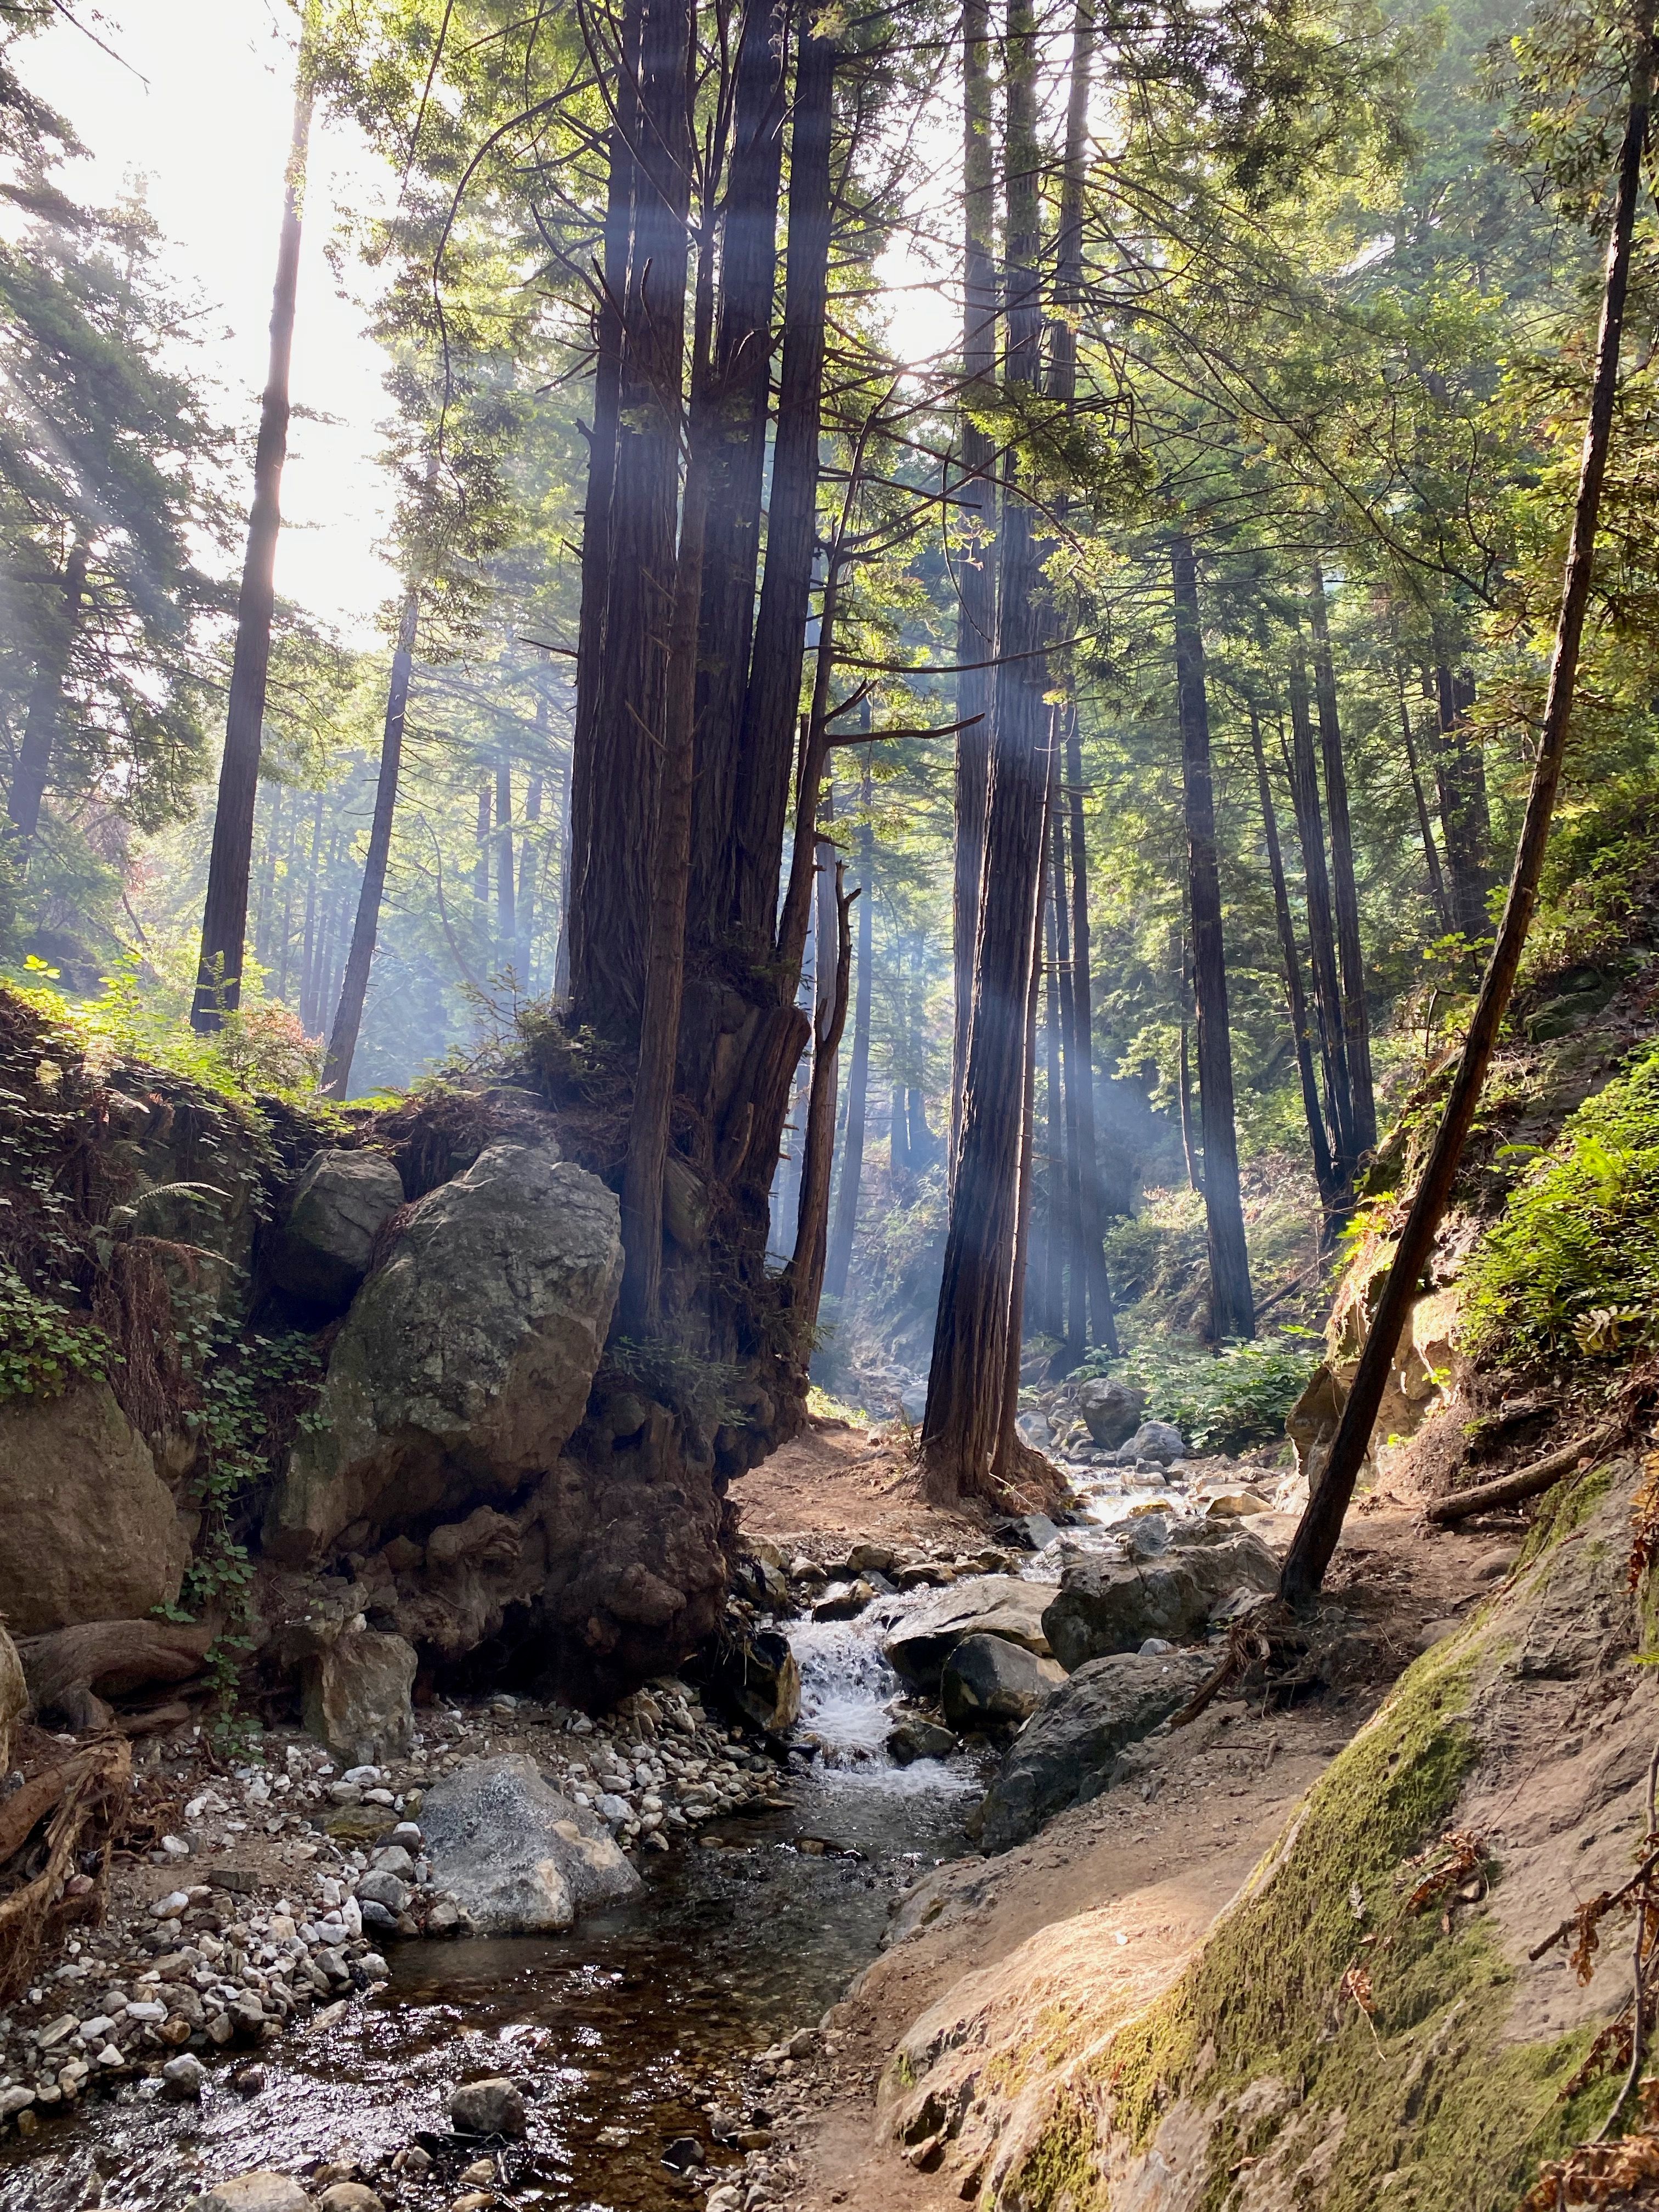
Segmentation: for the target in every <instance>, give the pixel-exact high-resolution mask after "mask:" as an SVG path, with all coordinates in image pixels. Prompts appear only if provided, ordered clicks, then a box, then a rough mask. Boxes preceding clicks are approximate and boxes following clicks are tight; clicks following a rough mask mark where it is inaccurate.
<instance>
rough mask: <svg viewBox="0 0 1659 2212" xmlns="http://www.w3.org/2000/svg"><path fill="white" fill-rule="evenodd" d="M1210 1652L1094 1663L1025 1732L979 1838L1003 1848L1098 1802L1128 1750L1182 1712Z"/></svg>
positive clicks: (1208, 1669)
mask: <svg viewBox="0 0 1659 2212" xmlns="http://www.w3.org/2000/svg"><path fill="white" fill-rule="evenodd" d="M1214 1665H1215V1662H1214V1658H1213V1656H1212V1655H1211V1654H1210V1653H1208V1652H1203V1651H1170V1652H1166V1653H1164V1654H1162V1655H1161V1656H1148V1657H1145V1658H1143V1657H1141V1656H1140V1655H1139V1653H1135V1652H1129V1653H1121V1654H1118V1655H1117V1656H1114V1657H1112V1658H1109V1659H1091V1660H1090V1661H1089V1662H1088V1663H1087V1665H1085V1666H1083V1667H1079V1669H1078V1670H1077V1672H1076V1673H1075V1674H1073V1676H1072V1677H1071V1679H1070V1680H1069V1681H1067V1682H1065V1683H1063V1684H1062V1685H1061V1686H1060V1687H1059V1688H1058V1689H1056V1690H1055V1691H1054V1692H1053V1694H1052V1695H1051V1696H1050V1697H1049V1698H1048V1700H1047V1701H1046V1703H1045V1704H1044V1705H1042V1709H1041V1710H1040V1711H1038V1712H1037V1713H1036V1715H1035V1716H1034V1717H1033V1718H1032V1719H1031V1720H1030V1723H1028V1724H1027V1726H1026V1727H1025V1728H1024V1729H1021V1731H1020V1733H1019V1735H1018V1736H1017V1737H1016V1738H1015V1740H1014V1741H1013V1743H1012V1746H1011V1747H1010V1748H1009V1751H1008V1754H1007V1757H1006V1759H1004V1760H1003V1762H1002V1767H1001V1771H1000V1772H999V1774H998V1775H997V1778H996V1779H995V1781H994V1782H993V1784H991V1788H990V1790H989V1792H988V1794H987V1796H986V1800H985V1805H984V1810H983V1815H982V1826H981V1836H980V1840H981V1843H982V1844H984V1846H985V1848H986V1849H987V1850H992V1851H1006V1850H1009V1849H1011V1848H1012V1845H1014V1844H1019V1843H1024V1841H1025V1839H1026V1838H1027V1837H1029V1836H1034V1835H1035V1834H1036V1832H1037V1830H1038V1829H1039V1828H1040V1827H1041V1826H1042V1824H1043V1823H1044V1821H1045V1820H1052V1819H1053V1818H1054V1814H1056V1813H1061V1812H1064V1811H1065V1809H1066V1807H1067V1806H1068V1805H1080V1804H1084V1803H1086V1802H1087V1801H1088V1800H1089V1799H1090V1798H1091V1797H1097V1796H1099V1795H1100V1793H1101V1791H1102V1790H1104V1789H1105V1788H1106V1787H1107V1786H1108V1785H1109V1783H1110V1782H1111V1779H1112V1777H1113V1775H1114V1773H1115V1771H1116V1767H1117V1761H1118V1755H1119V1753H1121V1751H1122V1750H1123V1749H1124V1748H1125V1747H1126V1746H1127V1745H1129V1744H1132V1743H1138V1742H1139V1741H1140V1740H1141V1738H1142V1737H1143V1736H1146V1735H1151V1734H1152V1730H1153V1729H1155V1728H1157V1727H1158V1724H1159V1723H1160V1722H1163V1721H1166V1720H1168V1718H1169V1717H1170V1714H1171V1713H1173V1712H1177V1711H1180V1709H1181V1707H1182V1705H1185V1704H1186V1703H1187V1702H1188V1699H1190V1698H1191V1697H1192V1696H1193V1695H1194V1692H1196V1691H1197V1690H1198V1688H1199V1686H1200V1684H1201V1683H1202V1682H1203V1681H1204V1680H1206V1678H1207V1677H1208V1675H1209V1674H1212V1672H1213V1670H1214Z"/></svg>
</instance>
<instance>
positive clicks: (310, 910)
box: [300, 791, 323, 1036]
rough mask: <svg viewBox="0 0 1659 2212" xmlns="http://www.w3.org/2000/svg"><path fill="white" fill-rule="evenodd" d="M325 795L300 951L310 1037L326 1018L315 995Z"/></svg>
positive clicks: (316, 814) (315, 832)
mask: <svg viewBox="0 0 1659 2212" xmlns="http://www.w3.org/2000/svg"><path fill="white" fill-rule="evenodd" d="M322 844H323V794H322V793H321V792H320V791H319V792H318V793H317V794H316V796H315V797H314V798H313V800H312V802H311V857H310V860H308V861H307V866H306V925H305V939H304V943H303V945H302V946H301V953H300V1027H301V1029H302V1030H304V1031H305V1033H306V1035H307V1036H316V1034H317V1032H318V1030H319V1029H321V1027H322V1025H323V1024H322V1017H321V1014H320V1013H319V1010H318V1006H317V1002H316V999H315V996H314V995H313V985H314V982H315V975H314V972H313V966H312V956H313V953H314V951H315V950H316V945H317V867H318V862H319V860H320V859H321V857H322Z"/></svg>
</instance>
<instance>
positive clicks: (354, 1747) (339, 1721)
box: [300, 1627, 416, 1766]
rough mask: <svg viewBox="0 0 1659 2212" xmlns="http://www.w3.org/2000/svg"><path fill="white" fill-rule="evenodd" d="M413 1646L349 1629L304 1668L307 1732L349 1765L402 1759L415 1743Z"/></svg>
mask: <svg viewBox="0 0 1659 2212" xmlns="http://www.w3.org/2000/svg"><path fill="white" fill-rule="evenodd" d="M415 1670H416V1655H415V1647H414V1645H413V1644H408V1643H405V1642H404V1638H402V1637H401V1636H388V1635H386V1634H384V1633H383V1632H381V1631H380V1630H379V1629H374V1628H356V1627H353V1628H348V1629H347V1630H346V1631H345V1632H343V1634H341V1635H338V1636H336V1637H333V1638H330V1639H328V1640H327V1641H326V1642H325V1643H323V1644H322V1645H321V1648H320V1649H319V1650H318V1651H317V1652H316V1653H315V1654H314V1655H313V1656H311V1657H310V1658H308V1659H307V1661H305V1662H304V1663H303V1664H302V1666H301V1671H300V1685H301V1695H302V1699H303V1706H304V1712H305V1724H306V1729H307V1733H308V1734H310V1735H314V1736H315V1737H316V1738H317V1739H318V1741H319V1742H321V1743H325V1744H326V1745H327V1746H328V1747H329V1749H330V1750H331V1752H332V1753H334V1755H335V1757H336V1758H337V1759H343V1761H344V1763H345V1764H346V1765H348V1766H379V1765H381V1764H382V1763H383V1762H384V1761H385V1760H386V1759H403V1758H406V1757H407V1756H408V1754H409V1753H410V1750H411V1749H412V1747H413V1746H414V1741H415V1712H414V1707H413V1705H411V1703H410V1692H411V1691H412V1690H413V1688H414V1686H415Z"/></svg>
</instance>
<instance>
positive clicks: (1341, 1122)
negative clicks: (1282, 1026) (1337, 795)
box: [1290, 652, 1359, 1186]
mask: <svg viewBox="0 0 1659 2212" xmlns="http://www.w3.org/2000/svg"><path fill="white" fill-rule="evenodd" d="M1290 679H1291V680H1290V691H1291V799H1292V801H1293V804H1294V807H1295V811H1296V827H1297V842H1298V843H1299V844H1300V845H1301V848H1302V875H1303V881H1304V884H1305V886H1306V890H1307V899H1308V951H1309V957H1310V963H1311V965H1312V969H1313V983H1314V1010H1315V1012H1316V1016H1317V1018H1318V1022H1319V1041H1320V1048H1321V1051H1322V1054H1323V1057H1324V1061H1325V1095H1326V1097H1328V1100H1329V1101H1330V1109H1331V1127H1332V1139H1333V1142H1332V1151H1333V1152H1334V1157H1335V1161H1336V1171H1337V1176H1338V1178H1339V1180H1340V1182H1342V1183H1343V1184H1344V1185H1345V1186H1346V1184H1348V1183H1350V1182H1352V1180H1353V1171H1354V1168H1355V1165H1356V1164H1357V1163H1358V1158H1359V1150H1358V1145H1357V1144H1356V1143H1355V1141H1354V1121H1353V1093H1352V1088H1351V1086H1350V1084H1349V1080H1348V1053H1347V1042H1346V1031H1345V1030H1344V1028H1343V1025H1342V987H1341V984H1340V981H1339V978H1338V975H1337V964H1336V930H1335V926H1334V922H1333V921H1332V918H1331V882H1330V877H1329V875H1328V873H1327V872H1326V867H1325V826H1324V822H1323V818H1322V814H1321V811H1320V804H1319V771H1318V769H1317V768H1316V765H1315V763H1314V743H1313V728H1312V724H1311V722H1310V717H1309V714H1308V676H1307V671H1306V670H1305V668H1304V666H1303V665H1302V659H1301V655H1300V653H1299V652H1298V653H1297V656H1296V657H1295V658H1294V659H1292V660H1291V671H1290Z"/></svg>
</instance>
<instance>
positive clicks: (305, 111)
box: [190, 37, 312, 1036]
mask: <svg viewBox="0 0 1659 2212" xmlns="http://www.w3.org/2000/svg"><path fill="white" fill-rule="evenodd" d="M311 105H312V91H311V78H310V64H309V56H308V55H307V51H306V41H305V40H304V38H303V37H302V38H301V44H300V60H299V82H298V86H297V88H296V91H295V100H294V131H293V137H292V139H291V142H290V143H289V157H288V170H287V174H286V176H285V179H284V181H283V224H282V230H281V233H280V234H279V237H278V240H277V246H276V286H275V289H274V290H273V293H272V297H271V307H270V362H269V365H268V368H267V370H266V374H265V389H264V398H263V399H262V400H261V402H260V406H259V439H258V445H257V447H255V449H254V456H253V508H252V513H251V514H250V515H249V517H248V526H247V549H246V553H245V555H244V556H243V561H242V585H241V590H240V593H239V594H238V597H237V601H236V644H235V647H234V652H233V653H232V656H231V667H230V702H229V707H228V711H227V714H226V717H225V750H224V757H223V758H222V761H221V763H220V765H219V793H218V801H217V804H216V806H215V808H214V814H213V846H212V850H211V852H210V855H209V859H208V881H207V898H206V901H205V902H204V907H203V910H202V953H201V960H200V963H199V965H198V968H197V978H196V994H195V999H194V1001H193V1003H192V1005H191V1010H190V1018H191V1024H192V1025H193V1026H194V1027H195V1028H196V1029H197V1030H199V1031H201V1032H202V1034H203V1035H204V1036H205V1035H208V1034H210V1032H211V1031H213V1030H217V1029H221V1028H222V1027H223V1025H224V1018H225V1016H226V1015H227V1014H228V1013H234V1012H235V1010H236V1008H237V1007H238V1006H240V1003H241V995H242V959H243V947H244V942H245V939H246V934H247V895H248V872H249V870H250V868H251V867H252V861H253V811H254V807H255V805H257V803H258V792H259V750H260V742H261V735H262V732H263V730H264V717H265V687H266V684H267V680H268V678H269V676H270V625H271V617H272V616H273V614H274V613H275V611H276V539H277V536H278V533H279V532H280V531H281V529H282V521H283V516H282V489H283V463H284V461H285V460H286V459H287V458H288V424H289V412H290V409H289V363H290V361H291V359H292V356H293V352H294V313H295V298H296V295H297V293H298V289H299V281H300V225H301V214H302V211H303V208H304V204H305V176H306V157H307V153H308V151H309V149H310V144H311Z"/></svg>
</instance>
